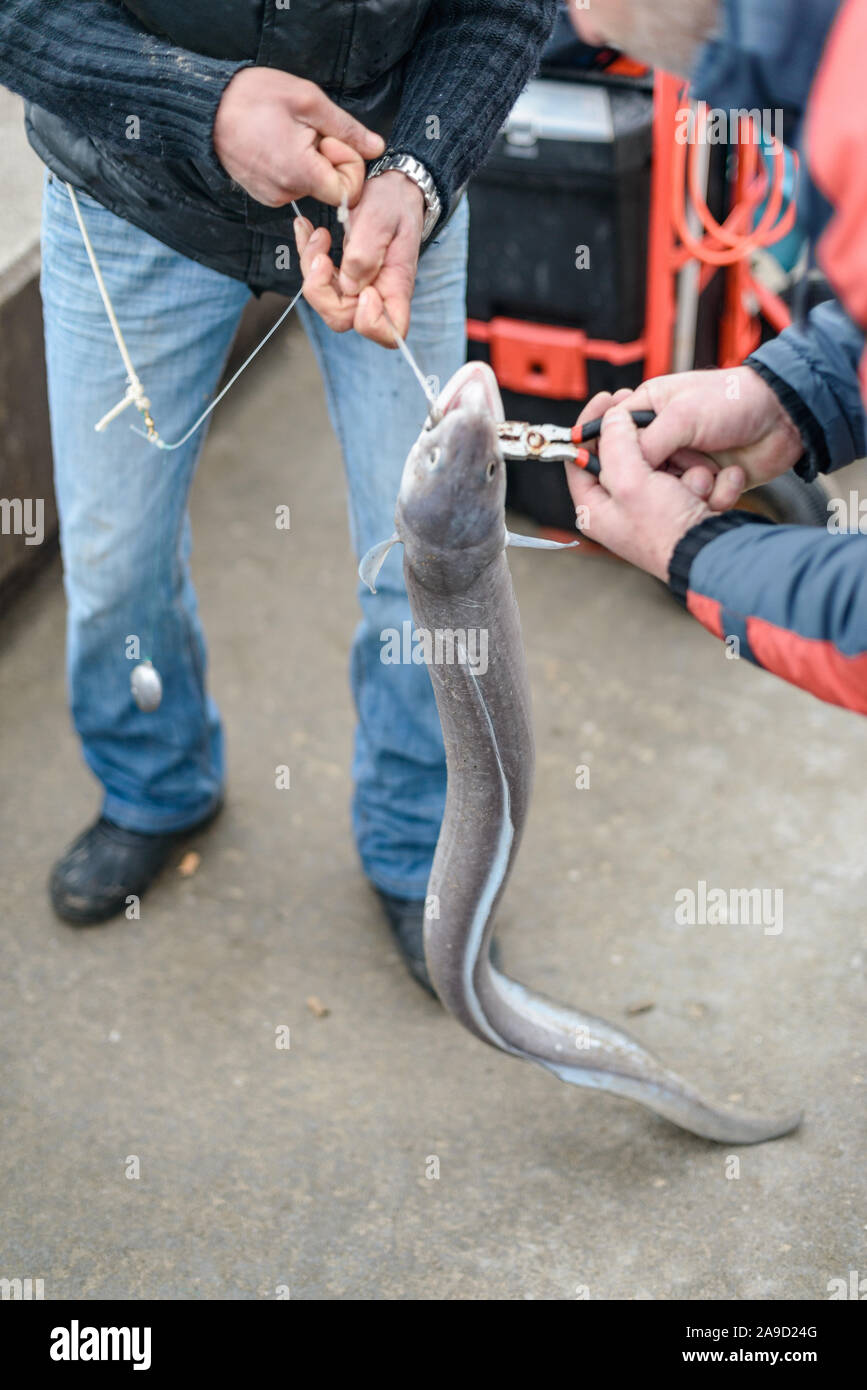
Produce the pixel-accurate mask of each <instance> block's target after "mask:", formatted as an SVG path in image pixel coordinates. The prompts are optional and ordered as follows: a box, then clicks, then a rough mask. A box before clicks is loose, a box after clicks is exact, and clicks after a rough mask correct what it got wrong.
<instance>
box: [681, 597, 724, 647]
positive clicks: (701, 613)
mask: <svg viewBox="0 0 867 1390" xmlns="http://www.w3.org/2000/svg"><path fill="white" fill-rule="evenodd" d="M686 606H687V609H688V610H689V612H690V613H691V614H692V616H693V617H694V618H697V619H698V621H699V622H700V623H701V625H702V627H706V628H707V630H708V632H712V633H713V635H714V637H719V638H720V640H722V635H723V629H722V604H721V603H720V601H719V599H715V598H708V596H707V594H694V593H693V592H692V589H690V590H689V591H688V592H687V595H686Z"/></svg>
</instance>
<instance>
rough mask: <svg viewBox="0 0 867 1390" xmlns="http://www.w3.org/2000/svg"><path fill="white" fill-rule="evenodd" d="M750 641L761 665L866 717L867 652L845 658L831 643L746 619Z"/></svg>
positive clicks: (761, 621) (830, 702)
mask: <svg viewBox="0 0 867 1390" xmlns="http://www.w3.org/2000/svg"><path fill="white" fill-rule="evenodd" d="M746 627H747V640H748V641H749V644H750V650H751V651H752V653H753V656H754V657H755V658H756V661H757V662H758V663H759V665H760V666H764V668H765V670H766V671H772V672H773V673H774V674H775V675H777V676H782V677H783V679H784V680H787V681H789V682H790V683H791V684H792V685H797V686H799V687H800V689H801V690H808V691H809V692H810V694H811V695H816V696H818V698H819V699H820V700H827V701H828V703H829V704H832V705H842V706H843V708H844V709H851V710H854V711H855V712H856V713H857V714H867V652H861V653H860V654H859V655H858V656H844V654H843V653H842V652H841V651H838V649H837V648H836V647H835V646H834V644H833V643H832V642H825V641H821V640H819V639H818V638H815V637H800V636H799V635H798V633H796V632H788V631H787V630H786V629H785V628H781V627H777V626H776V625H775V624H774V623H769V622H767V621H766V619H764V618H747V624H746Z"/></svg>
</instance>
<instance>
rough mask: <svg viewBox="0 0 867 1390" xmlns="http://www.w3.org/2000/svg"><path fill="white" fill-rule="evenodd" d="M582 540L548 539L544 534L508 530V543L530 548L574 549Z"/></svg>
mask: <svg viewBox="0 0 867 1390" xmlns="http://www.w3.org/2000/svg"><path fill="white" fill-rule="evenodd" d="M580 544H581V542H580V541H547V540H545V539H544V538H543V537H542V536H519V535H518V534H517V533H516V532H515V531H507V532H506V545H523V546H526V547H527V549H528V550H574V548H575V546H576V545H580Z"/></svg>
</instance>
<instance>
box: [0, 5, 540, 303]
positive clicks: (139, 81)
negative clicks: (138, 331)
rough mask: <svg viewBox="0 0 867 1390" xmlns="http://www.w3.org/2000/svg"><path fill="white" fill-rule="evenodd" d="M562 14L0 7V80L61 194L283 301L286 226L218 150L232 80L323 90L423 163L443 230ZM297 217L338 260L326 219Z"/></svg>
mask: <svg viewBox="0 0 867 1390" xmlns="http://www.w3.org/2000/svg"><path fill="white" fill-rule="evenodd" d="M555 12H556V0H291V4H287V3H282V0H184V3H183V4H179V3H177V0H123V2H122V0H63V3H62V4H55V3H51V4H48V5H46V4H45V3H44V0H4V4H3V5H2V7H0V81H2V82H3V83H5V84H6V85H7V86H9V87H11V88H12V89H13V90H15V91H18V92H20V93H21V94H22V95H24V96H25V97H26V98H28V111H27V122H28V134H29V137H30V141H31V144H32V145H33V146H34V148H35V149H36V151H37V153H38V154H39V155H40V156H41V157H42V159H43V160H44V161H45V163H46V164H47V165H48V166H49V168H51V169H52V170H53V171H54V172H55V173H56V174H58V175H59V176H60V177H62V178H64V179H68V180H69V182H70V183H72V184H73V185H74V186H76V187H79V188H82V189H84V190H85V191H86V192H88V193H90V194H91V195H92V196H93V197H95V198H96V199H97V200H98V201H99V202H100V203H102V204H103V205H104V206H105V207H108V208H110V209H111V210H112V211H113V212H115V213H117V214H118V215H119V216H121V217H124V218H126V219H127V220H128V221H130V222H132V223H134V224H135V225H136V226H139V227H142V228H143V229H144V230H145V231H148V232H150V233H151V235H153V236H156V237H157V238H158V239H160V240H161V241H163V242H165V243H166V244H167V245H169V246H171V247H173V248H174V249H175V250H178V251H181V252H182V253H183V254H185V255H187V256H190V257H192V258H193V259H194V260H198V261H201V262H203V263H204V264H205V265H209V266H211V267H213V268H214V269H216V270H220V271H222V272H224V273H225V274H228V275H232V276H234V277H235V278H237V279H242V280H245V281H246V282H247V283H248V284H249V285H250V286H251V287H252V288H253V289H255V290H256V291H257V292H258V291H261V290H264V289H277V290H280V291H282V292H284V293H291V292H293V291H294V290H295V289H296V288H297V286H298V284H299V277H298V273H297V269H296V267H295V255H294V238H293V235H292V228H291V222H292V216H291V210H288V209H285V208H277V209H273V208H267V207H265V206H264V205H262V204H260V203H257V202H256V201H255V200H254V199H252V198H250V197H249V196H248V195H247V194H245V193H244V192H243V191H242V190H241V189H239V188H238V187H237V185H235V184H233V183H232V182H231V180H230V179H229V177H228V175H227V174H226V173H225V171H224V170H223V168H222V166H221V165H220V163H219V161H218V160H217V158H216V155H215V153H214V149H213V143H212V138H211V136H212V130H213V121H214V115H215V113H216V109H217V106H218V104H219V100H220V96H221V95H222V92H223V90H224V89H225V86H226V84H227V83H228V82H229V80H230V79H231V77H232V76H233V75H234V74H235V72H237V70H238V68H239V67H241V66H244V65H245V64H257V65H266V66H270V67H278V68H282V69H284V70H285V71H289V72H293V73H295V74H296V75H297V76H300V77H306V78H309V79H310V80H312V81H314V82H316V83H317V84H318V85H320V86H321V87H323V88H324V90H325V91H326V92H327V94H328V95H329V96H330V97H331V98H332V99H333V100H334V101H336V102H338V103H339V105H341V106H342V107H344V108H345V109H347V110H349V111H351V112H352V113H353V114H354V115H356V116H357V117H358V118H359V119H360V120H362V121H364V122H365V123H366V124H367V125H369V126H371V127H372V128H373V129H375V130H378V131H379V132H380V133H381V134H382V135H384V136H385V137H386V138H387V139H388V140H389V148H390V149H394V150H397V151H400V152H406V153H410V154H413V155H415V157H416V158H417V159H419V160H421V162H422V163H423V164H424V165H425V166H426V167H427V168H428V169H429V170H430V172H431V174H432V175H433V178H434V180H435V182H436V184H437V188H438V191H439V194H440V198H441V200H442V203H443V208H444V210H445V213H444V215H446V216H447V215H448V214H449V212H450V211H451V210H452V209H453V207H454V206H455V203H456V201H457V198H458V197H459V196H460V192H461V189H462V187H463V185H464V183H465V182H466V179H467V178H468V177H469V175H470V174H471V173H472V172H473V170H474V169H475V168H476V167H478V165H479V164H480V163H481V162H482V160H483V159H484V157H485V155H486V154H487V151H488V149H489V148H490V145H491V144H492V142H493V140H494V137H495V135H496V133H497V130H498V129H499V127H500V125H501V124H502V121H503V120H504V118H505V116H506V115H507V113H508V111H509V109H510V108H511V106H512V104H513V102H514V101H515V98H516V97H517V96H518V94H519V92H520V90H521V88H522V87H523V85H524V84H525V82H526V81H527V79H528V78H529V76H530V75H531V74H532V72H533V71H534V70H535V67H536V65H537V62H538V57H539V54H540V52H541V49H542V47H543V45H544V42H545V40H546V38H547V36H548V33H549V32H550V29H551V26H552V24H553V20H554V16H555ZM304 211H305V213H307V215H308V216H311V217H312V220H313V221H314V222H317V223H322V222H325V223H326V224H327V225H329V227H330V228H331V230H332V233H333V234H334V235H335V242H336V244H337V249H338V251H339V241H340V238H339V235H338V231H339V229H338V228H337V226H336V221H335V217H334V212H333V209H330V208H328V209H326V208H323V207H322V206H321V205H319V204H316V203H314V202H312V200H308V201H307V204H306V205H305V207H304ZM286 246H288V247H289V248H290V256H289V257H288V259H289V262H290V268H289V269H283V268H281V267H283V266H284V265H285V262H286V260H287V257H286V254H285V251H284V252H283V253H282V254H279V251H280V248H281V247H286Z"/></svg>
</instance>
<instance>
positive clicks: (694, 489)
mask: <svg viewBox="0 0 867 1390" xmlns="http://www.w3.org/2000/svg"><path fill="white" fill-rule="evenodd" d="M570 11H571V14H572V18H573V22H574V24H575V27H576V29H577V30H578V32H579V34H580V35H581V36H582V37H583V38H584V39H585V40H586V41H587V42H592V43H602V42H605V43H612V44H615V45H616V46H618V47H621V48H624V49H625V50H626V51H627V52H629V53H630V54H634V55H635V56H636V57H639V58H644V59H645V60H647V61H650V62H652V63H655V64H657V65H658V66H660V67H663V68H668V69H670V70H673V71H677V72H684V73H689V74H691V77H692V92H693V94H694V95H695V96H696V97H697V98H700V99H703V100H705V101H706V102H707V103H708V105H709V106H711V107H713V108H721V109H723V110H730V109H741V108H747V109H754V108H758V109H760V110H762V109H770V110H774V109H776V108H777V107H782V108H783V109H784V111H785V131H786V138H787V143H789V144H793V143H795V142H799V143H800V149H801V191H800V212H801V224H802V228H803V230H804V231H805V232H806V233H807V235H808V236H809V237H810V238H811V240H812V241H813V242H814V244H815V245H816V247H817V252H818V259H819V263H820V265H821V266H822V268H823V269H824V271H825V273H826V274H827V276H828V278H829V280H830V283H831V285H832V287H833V288H834V290H835V292H836V293H837V294H838V295H839V297H840V300H841V303H836V302H833V301H831V302H828V303H825V304H822V305H820V306H819V307H818V308H816V309H814V310H813V311H812V313H811V314H810V315H809V316H808V318H807V320H806V321H805V323H804V324H803V325H801V326H792V327H791V328H788V329H786V331H785V332H784V333H782V334H781V335H780V336H779V337H778V338H776V339H774V340H772V341H771V342H768V343H766V344H764V345H763V346H762V347H760V348H759V349H758V350H757V351H756V352H754V353H753V354H752V355H751V356H750V357H749V358H748V359H747V361H746V363H745V364H744V365H743V366H741V367H739V368H737V369H736V370H735V371H733V372H730V371H707V372H685V373H682V374H680V375H675V376H667V377H659V378H656V379H654V380H651V381H646V382H644V384H643V385H642V386H640V387H639V388H638V389H637V390H636V391H635V392H630V391H619V392H617V393H616V395H614V396H611V395H608V394H606V393H602V394H600V395H597V396H595V397H594V398H593V399H592V400H591V401H590V402H589V403H588V404H587V406H586V407H585V409H584V411H583V412H582V415H581V416H580V417H579V419H580V420H582V421H583V420H584V419H591V418H593V417H597V416H599V415H601V414H602V413H603V412H607V413H606V414H605V421H604V424H603V429H602V438H601V442H600V448H599V457H600V463H601V476H600V478H599V480H598V481H597V480H595V479H594V478H593V477H592V476H590V475H588V474H586V473H583V472H581V471H580V470H579V469H577V468H575V467H574V466H572V467H567V473H568V482H569V486H570V489H571V492H572V497H573V500H574V502H575V504H576V507H581V508H584V509H586V510H585V511H584V512H583V513H582V516H583V517H584V518H585V520H586V524H584V521H582V530H583V531H584V532H585V533H586V534H587V535H588V536H589V537H590V538H591V539H592V540H594V541H599V542H601V544H603V545H605V546H607V548H608V549H609V550H612V551H614V552H615V553H616V554H617V555H620V556H622V557H623V558H624V559H626V560H629V561H631V563H633V564H635V565H639V566H640V567H641V568H643V569H645V570H647V571H648V572H649V573H650V574H654V575H656V577H657V578H659V579H662V580H664V581H666V582H667V583H668V584H669V587H670V588H671V590H672V592H673V593H674V594H675V596H676V597H677V598H678V599H679V600H680V601H681V603H683V604H684V605H685V606H686V607H687V608H688V610H689V611H690V612H691V613H692V614H693V615H694V616H695V617H696V618H697V619H698V620H699V622H701V623H702V624H703V625H704V626H705V627H706V628H707V629H708V630H709V631H710V632H712V633H713V634H714V635H715V636H717V637H720V638H723V639H728V640H729V641H731V639H737V648H736V649H737V650H738V651H739V655H741V656H743V657H746V658H747V660H749V661H752V662H754V663H755V664H756V665H758V666H762V667H764V669H765V670H768V671H773V672H774V673H775V674H776V675H778V676H781V677H782V678H783V679H784V680H788V681H790V682H791V683H792V684H794V685H797V686H800V687H801V688H802V689H805V690H808V691H810V692H812V693H813V694H814V695H816V696H818V697H819V698H820V699H823V700H827V701H830V702H831V703H834V704H839V705H842V706H844V707H846V708H848V709H852V710H857V711H859V712H860V713H862V714H867V536H864V535H863V534H859V533H858V518H857V517H855V518H853V519H852V522H851V524H852V528H853V533H852V534H846V535H841V534H834V528H829V531H828V532H825V531H822V530H818V529H816V528H812V527H810V528H808V527H799V526H771V525H769V524H768V523H767V522H765V521H763V520H762V519H761V518H760V517H757V516H754V515H751V514H749V513H746V512H743V511H735V510H732V509H733V507H734V504H735V502H736V501H737V499H738V497H739V496H740V494H741V492H742V491H743V490H744V489H745V488H750V487H755V486H757V485H758V484H760V483H763V482H766V481H768V480H769V479H771V478H774V477H777V476H778V475H779V474H781V473H784V472H785V471H786V470H787V469H789V468H794V470H795V472H796V473H798V474H799V475H800V476H801V477H802V478H805V479H812V478H814V477H815V476H816V474H817V473H829V472H831V471H833V470H834V469H837V468H842V467H844V466H845V465H846V464H848V463H851V462H853V460H855V459H857V458H861V457H863V456H864V455H865V453H867V438H865V415H864V399H865V396H867V390H865V389H864V388H865V385H867V371H865V367H864V360H865V359H864V333H865V330H867V289H865V286H867V227H865V211H867V155H865V152H864V143H863V142H864V131H865V129H867V90H865V86H864V81H863V72H862V67H863V55H864V52H865V51H867V0H844V3H842V4H840V3H838V0H811V3H810V4H809V5H804V4H803V3H797V0H762V3H761V4H759V3H750V0H698V3H697V0H655V3H654V4H653V5H646V4H645V3H643V0H641V2H639V0H594V3H593V8H592V14H588V11H587V10H586V9H585V8H584V7H579V6H577V5H576V4H575V0H570ZM850 315H851V317H850ZM859 372H860V380H859ZM647 409H651V410H655V411H656V414H657V419H656V420H655V421H654V422H653V423H652V424H651V425H649V426H648V427H647V428H646V429H645V430H643V431H642V432H641V435H640V436H639V434H638V432H637V431H636V429H635V426H634V424H633V422H632V420H631V416H630V412H631V411H633V410H647Z"/></svg>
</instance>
